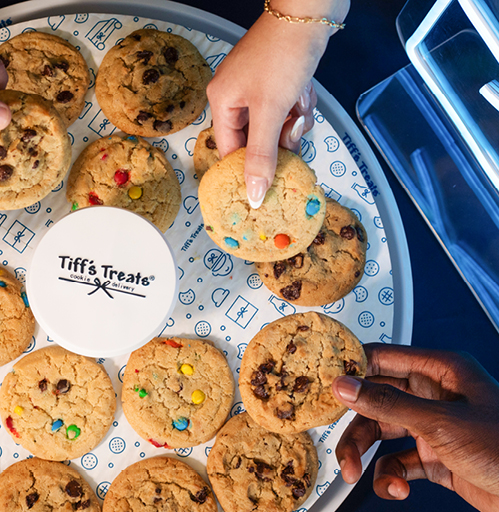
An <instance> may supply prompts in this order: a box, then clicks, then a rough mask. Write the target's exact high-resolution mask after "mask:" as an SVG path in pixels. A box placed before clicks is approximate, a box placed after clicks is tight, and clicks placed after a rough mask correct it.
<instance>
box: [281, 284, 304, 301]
mask: <svg viewBox="0 0 499 512" xmlns="http://www.w3.org/2000/svg"><path fill="white" fill-rule="evenodd" d="M280 291H281V294H282V296H283V297H284V298H285V299H286V300H296V299H299V298H300V295H301V281H293V282H292V283H291V284H290V285H289V286H285V287H284V288H281V290H280Z"/></svg>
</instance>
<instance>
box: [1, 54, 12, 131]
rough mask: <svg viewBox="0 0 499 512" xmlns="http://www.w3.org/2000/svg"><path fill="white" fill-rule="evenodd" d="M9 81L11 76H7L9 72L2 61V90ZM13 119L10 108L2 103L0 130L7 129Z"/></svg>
mask: <svg viewBox="0 0 499 512" xmlns="http://www.w3.org/2000/svg"><path fill="white" fill-rule="evenodd" d="M8 81H9V76H8V75H7V70H6V69H5V66H4V63H3V62H2V61H1V60H0V90H3V89H5V88H6V87H7V82H8ZM11 118H12V114H11V112H10V108H9V107H8V105H6V104H5V103H2V102H1V101H0V130H3V129H4V128H7V126H8V125H9V123H10V120H11Z"/></svg>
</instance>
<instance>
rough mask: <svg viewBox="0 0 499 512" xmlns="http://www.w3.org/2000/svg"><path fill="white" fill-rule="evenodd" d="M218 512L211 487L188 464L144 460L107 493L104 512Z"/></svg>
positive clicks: (161, 458)
mask: <svg viewBox="0 0 499 512" xmlns="http://www.w3.org/2000/svg"><path fill="white" fill-rule="evenodd" d="M149 510H151V511H152V510H172V511H173V510H182V511H186V512H216V510H217V504H216V502H215V498H214V497H213V492H212V491H211V489H210V486H209V485H208V484H207V483H206V482H205V481H204V480H203V479H202V478H201V476H200V475H199V474H198V473H197V472H196V471H195V470H194V469H192V468H191V467H190V466H189V465H188V464H186V463H185V462H181V461H179V460H176V459H173V458H170V457H152V458H149V459H143V460H140V461H139V462H136V463H135V464H132V465H131V466H128V467H127V468H125V469H124V470H123V471H122V472H121V473H120V474H119V475H118V476H117V477H116V478H115V479H114V480H113V483H112V484H111V487H109V490H108V491H107V494H106V498H105V500H104V506H103V508H102V512H122V511H123V512H125V511H127V512H145V511H149Z"/></svg>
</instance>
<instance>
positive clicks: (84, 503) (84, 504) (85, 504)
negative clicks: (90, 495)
mask: <svg viewBox="0 0 499 512" xmlns="http://www.w3.org/2000/svg"><path fill="white" fill-rule="evenodd" d="M88 507H90V499H88V500H85V501H79V502H78V503H76V510H85V509H86V508H88Z"/></svg>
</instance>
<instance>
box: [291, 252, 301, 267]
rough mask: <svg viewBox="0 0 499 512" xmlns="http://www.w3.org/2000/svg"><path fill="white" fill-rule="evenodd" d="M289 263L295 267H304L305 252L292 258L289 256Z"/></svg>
mask: <svg viewBox="0 0 499 512" xmlns="http://www.w3.org/2000/svg"><path fill="white" fill-rule="evenodd" d="M288 263H289V264H290V265H291V266H292V267H294V268H302V267H303V254H297V255H296V256H293V257H292V258H288Z"/></svg>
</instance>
